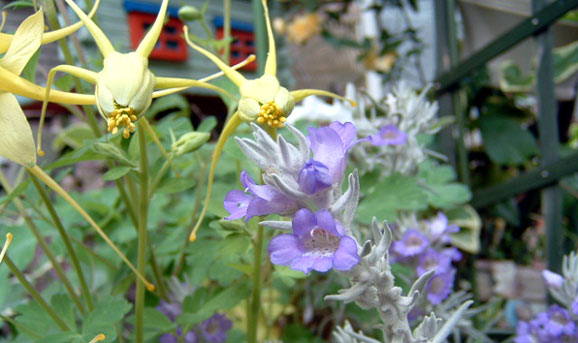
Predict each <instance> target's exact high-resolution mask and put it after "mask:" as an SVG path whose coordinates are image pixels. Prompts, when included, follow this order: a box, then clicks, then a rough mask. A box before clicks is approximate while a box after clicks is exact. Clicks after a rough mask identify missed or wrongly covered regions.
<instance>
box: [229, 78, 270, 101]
mask: <svg viewBox="0 0 578 343" xmlns="http://www.w3.org/2000/svg"><path fill="white" fill-rule="evenodd" d="M279 87H280V86H279V80H277V78H276V77H275V76H271V75H263V76H261V77H260V78H258V79H255V80H248V81H245V82H243V84H242V85H241V87H240V88H239V91H240V92H241V97H247V98H251V99H255V100H257V101H258V102H260V103H261V104H267V103H269V102H271V101H273V100H274V99H275V95H277V92H278V91H279Z"/></svg>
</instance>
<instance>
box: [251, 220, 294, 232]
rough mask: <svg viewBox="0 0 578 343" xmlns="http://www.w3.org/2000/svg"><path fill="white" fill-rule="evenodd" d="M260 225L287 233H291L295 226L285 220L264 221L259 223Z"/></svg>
mask: <svg viewBox="0 0 578 343" xmlns="http://www.w3.org/2000/svg"><path fill="white" fill-rule="evenodd" d="M259 225H262V226H267V227H270V228H272V229H277V230H285V231H290V230H292V229H293V224H292V223H291V222H289V221H284V220H264V221H262V222H259Z"/></svg>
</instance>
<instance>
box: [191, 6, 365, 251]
mask: <svg viewBox="0 0 578 343" xmlns="http://www.w3.org/2000/svg"><path fill="white" fill-rule="evenodd" d="M261 3H262V5H263V9H264V11H265V20H266V23H267V36H268V41H269V54H268V56H267V61H266V63H265V72H264V74H263V75H262V76H261V77H259V78H257V79H254V80H247V79H246V78H245V77H244V76H243V75H241V73H239V72H238V71H236V70H234V69H233V68H231V67H230V66H228V65H227V64H225V63H224V62H223V61H221V60H220V59H219V58H218V57H217V56H215V55H213V54H212V53H210V52H209V51H207V50H205V49H203V48H201V47H200V46H198V45H196V44H194V43H193V42H191V41H190V39H189V38H188V29H187V27H186V26H185V27H184V31H185V38H186V40H187V43H188V44H189V45H190V46H191V47H192V48H194V49H195V50H197V51H199V52H200V53H202V54H203V55H205V56H206V57H208V58H209V59H210V60H211V61H213V63H215V64H216V65H217V66H218V67H219V69H221V70H222V71H223V72H224V73H225V75H226V76H227V77H228V78H229V79H230V80H231V81H233V83H235V85H237V87H239V92H240V93H241V99H240V101H239V107H238V109H237V112H235V114H234V115H233V116H232V117H231V119H230V120H229V121H228V122H227V124H226V125H225V127H224V128H223V132H222V133H221V136H220V137H219V141H218V142H217V146H216V147H215V151H214V152H213V160H212V161H211V168H210V171H209V183H208V186H207V195H206V196H205V202H204V204H203V210H202V211H201V214H200V216H199V219H198V221H197V224H196V225H195V227H194V228H193V231H192V232H191V235H190V237H189V238H190V240H192V241H193V240H195V239H196V233H197V230H198V229H199V227H200V225H201V222H202V220H203V218H204V216H205V213H206V211H207V207H208V204H209V200H210V198H211V189H212V186H213V178H214V174H215V168H216V167H217V162H218V160H219V157H220V155H221V152H222V150H223V147H224V145H225V142H226V141H227V139H228V138H229V137H230V136H231V135H232V134H233V132H234V131H235V129H236V128H237V127H238V126H239V125H240V124H241V123H242V122H243V121H256V122H258V123H259V124H261V125H264V126H265V127H266V128H268V129H269V130H270V131H273V132H275V130H276V129H277V128H280V127H283V123H284V122H285V121H286V120H287V116H288V115H289V114H291V111H293V107H294V106H295V103H296V102H299V101H301V100H303V99H304V98H306V97H308V96H310V95H323V96H330V97H335V98H338V99H342V100H348V99H344V98H343V97H341V96H339V95H337V94H333V93H330V92H326V91H322V90H317V89H301V90H296V91H291V92H290V91H288V90H287V88H285V87H283V86H281V85H280V84H279V80H278V79H277V52H276V49H275V39H274V37H273V30H272V28H271V20H270V19H269V9H268V8H267V1H266V0H261ZM348 101H350V102H351V103H352V104H353V105H355V102H353V101H352V100H348Z"/></svg>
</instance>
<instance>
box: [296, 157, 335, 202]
mask: <svg viewBox="0 0 578 343" xmlns="http://www.w3.org/2000/svg"><path fill="white" fill-rule="evenodd" d="M331 180H332V177H331V175H330V174H329V168H327V166H326V165H324V164H323V163H321V162H319V161H315V160H310V161H308V162H306V163H305V165H304V166H303V168H302V169H301V172H300V173H299V179H298V182H299V185H300V186H301V189H302V190H303V191H304V192H305V193H307V194H315V193H317V192H319V191H321V190H324V189H327V188H329V187H331Z"/></svg>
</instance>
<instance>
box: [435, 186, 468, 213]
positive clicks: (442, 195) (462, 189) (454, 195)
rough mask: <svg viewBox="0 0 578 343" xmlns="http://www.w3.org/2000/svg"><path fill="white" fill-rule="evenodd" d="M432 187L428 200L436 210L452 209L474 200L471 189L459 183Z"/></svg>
mask: <svg viewBox="0 0 578 343" xmlns="http://www.w3.org/2000/svg"><path fill="white" fill-rule="evenodd" d="M430 187H431V188H430V191H429V192H428V199H429V203H430V205H431V206H433V207H435V208H443V209H446V208H452V207H454V206H456V205H460V204H463V203H466V202H468V201H470V200H471V199H472V193H471V192H470V189H469V188H468V187H467V186H465V185H462V184H459V183H455V182H452V183H448V184H444V185H433V186H430Z"/></svg>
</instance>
